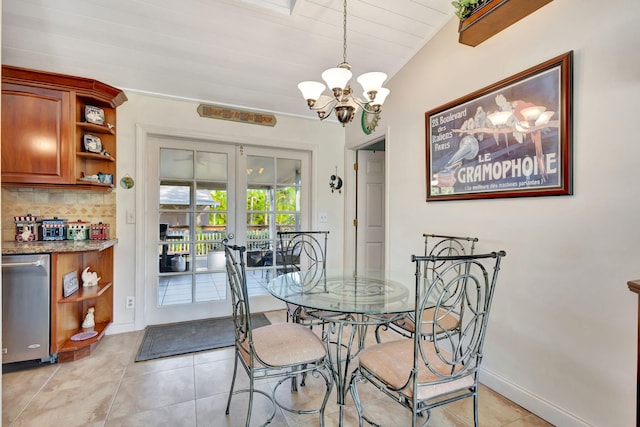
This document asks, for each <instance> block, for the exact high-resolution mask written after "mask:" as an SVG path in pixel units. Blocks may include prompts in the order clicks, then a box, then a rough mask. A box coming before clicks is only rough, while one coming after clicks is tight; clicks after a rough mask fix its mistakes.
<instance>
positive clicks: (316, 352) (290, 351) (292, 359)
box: [241, 323, 326, 366]
mask: <svg viewBox="0 0 640 427" xmlns="http://www.w3.org/2000/svg"><path fill="white" fill-rule="evenodd" d="M246 345H248V343H247V344H246ZM253 346H254V348H255V350H256V354H257V355H258V357H260V359H262V360H263V361H264V362H265V363H266V364H268V365H269V366H286V365H295V364H301V365H302V364H304V363H313V362H315V361H317V360H319V359H322V358H323V357H324V356H325V354H326V351H325V346H324V343H323V342H322V341H321V340H320V338H319V337H318V336H317V335H316V334H314V333H313V331H311V330H310V329H309V328H307V327H306V326H302V325H299V324H297V323H277V324H273V325H267V326H263V327H261V328H257V329H254V330H253ZM241 350H242V356H243V357H244V359H245V362H246V363H247V364H249V354H248V351H247V350H248V349H247V348H246V347H243V348H241Z"/></svg>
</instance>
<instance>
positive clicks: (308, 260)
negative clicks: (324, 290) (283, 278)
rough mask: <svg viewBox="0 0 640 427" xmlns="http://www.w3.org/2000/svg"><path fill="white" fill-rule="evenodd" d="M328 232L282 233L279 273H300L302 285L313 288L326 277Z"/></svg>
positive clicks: (280, 236)
mask: <svg viewBox="0 0 640 427" xmlns="http://www.w3.org/2000/svg"><path fill="white" fill-rule="evenodd" d="M328 235H329V232H328V231H280V232H278V237H279V239H280V245H279V246H280V247H279V250H278V252H279V259H280V260H281V261H282V269H278V273H291V272H299V274H301V275H304V278H303V280H300V281H299V282H300V283H304V284H305V286H308V287H313V286H315V285H316V284H317V283H318V282H320V280H321V279H323V278H324V277H325V275H326V268H327V240H328Z"/></svg>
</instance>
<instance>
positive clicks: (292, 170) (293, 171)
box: [277, 159, 302, 185]
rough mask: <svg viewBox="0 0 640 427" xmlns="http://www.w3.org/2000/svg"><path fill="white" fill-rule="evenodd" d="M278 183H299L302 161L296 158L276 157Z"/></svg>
mask: <svg viewBox="0 0 640 427" xmlns="http://www.w3.org/2000/svg"><path fill="white" fill-rule="evenodd" d="M277 165H278V166H277V168H278V184H296V185H300V183H301V182H300V178H301V169H302V162H301V161H300V160H298V159H278V163H277Z"/></svg>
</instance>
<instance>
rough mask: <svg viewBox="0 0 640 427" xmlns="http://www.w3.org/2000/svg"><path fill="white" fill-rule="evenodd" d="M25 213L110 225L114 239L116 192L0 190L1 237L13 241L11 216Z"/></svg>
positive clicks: (13, 227)
mask: <svg viewBox="0 0 640 427" xmlns="http://www.w3.org/2000/svg"><path fill="white" fill-rule="evenodd" d="M27 214H31V215H35V216H41V217H43V218H44V219H51V218H54V217H58V218H61V219H66V220H67V221H77V220H81V221H86V222H89V223H92V224H97V223H99V222H102V223H103V224H109V237H110V238H112V239H113V238H116V193H115V192H113V191H111V192H102V191H87V190H67V189H65V190H59V189H43V188H3V189H2V240H14V239H15V234H16V228H15V223H14V221H13V217H14V216H24V215H27Z"/></svg>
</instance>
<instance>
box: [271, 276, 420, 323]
mask: <svg viewBox="0 0 640 427" xmlns="http://www.w3.org/2000/svg"><path fill="white" fill-rule="evenodd" d="M267 290H268V291H269V292H270V293H271V294H272V295H273V296H275V297H276V298H278V299H280V300H282V301H285V302H288V303H291V304H296V305H299V306H302V307H304V308H306V309H307V311H309V312H310V313H313V312H315V311H332V312H336V313H342V314H351V315H356V314H364V315H371V316H374V317H376V316H378V315H389V314H401V313H407V312H409V311H413V307H414V304H415V278H414V276H413V275H412V274H411V273H409V274H407V273H406V272H405V273H403V274H395V275H386V276H385V275H384V274H381V273H379V272H367V273H364V274H359V275H355V274H353V273H352V272H336V271H333V272H332V271H329V270H327V272H326V273H319V272H307V271H296V272H292V273H287V274H282V275H280V276H277V277H276V278H275V279H273V280H271V281H270V282H269V283H268V285H267ZM386 318H388V316H386V317H385V319H386ZM354 320H355V319H354Z"/></svg>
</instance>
